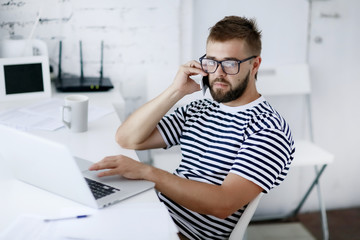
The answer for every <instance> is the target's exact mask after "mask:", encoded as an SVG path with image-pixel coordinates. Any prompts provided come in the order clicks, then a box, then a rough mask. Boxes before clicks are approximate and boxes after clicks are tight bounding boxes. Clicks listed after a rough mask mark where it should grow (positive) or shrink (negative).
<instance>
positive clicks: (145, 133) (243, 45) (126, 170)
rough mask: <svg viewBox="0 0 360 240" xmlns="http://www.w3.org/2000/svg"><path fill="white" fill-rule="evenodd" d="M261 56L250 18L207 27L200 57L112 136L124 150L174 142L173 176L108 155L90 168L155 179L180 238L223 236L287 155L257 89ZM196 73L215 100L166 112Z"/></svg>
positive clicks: (277, 120) (286, 162)
mask: <svg viewBox="0 0 360 240" xmlns="http://www.w3.org/2000/svg"><path fill="white" fill-rule="evenodd" d="M260 53H261V33H260V32H259V30H258V29H257V27H256V24H255V21H254V20H249V19H246V18H241V17H236V16H230V17H225V18H224V19H223V20H221V21H219V22H218V23H216V24H215V26H213V27H212V28H211V30H210V34H209V37H208V39H207V46H206V54H205V55H204V56H203V57H202V58H200V62H197V61H191V62H188V63H187V64H185V65H182V66H180V68H179V70H178V72H177V74H176V76H175V79H174V81H173V83H172V84H171V85H170V86H169V87H168V88H167V89H166V90H165V91H164V92H163V93H161V94H160V95H159V96H158V97H156V98H155V99H153V100H152V101H150V102H148V103H147V104H145V105H144V106H142V107H141V108H140V109H138V110H137V111H136V112H134V113H133V114H132V115H131V116H130V117H129V118H128V119H127V120H126V121H125V122H124V123H123V124H122V125H121V126H120V127H119V129H118V131H117V133H116V140H117V142H118V143H119V144H120V145H121V146H122V147H124V148H130V149H139V150H141V149H152V148H169V147H171V146H174V145H178V144H180V145H181V150H182V161H181V164H180V166H179V167H178V168H177V169H176V171H175V172H174V174H170V173H168V172H165V171H163V170H160V169H157V168H154V167H152V166H149V165H145V164H143V163H140V162H137V161H134V160H132V159H130V158H128V157H125V156H111V157H106V158H104V159H103V160H102V161H100V162H99V163H96V164H94V165H93V166H92V167H91V168H90V169H91V170H100V169H109V170H108V171H105V172H103V173H100V174H99V176H106V175H115V174H119V175H122V176H124V177H126V178H130V179H146V180H149V181H152V182H154V183H155V188H156V189H157V190H158V191H159V198H160V200H161V201H163V202H164V203H165V205H166V206H167V207H168V209H169V212H170V214H171V216H172V218H173V220H174V221H175V223H176V224H177V226H178V227H179V231H180V233H181V234H180V235H181V237H184V236H185V237H186V238H189V239H227V238H228V237H229V235H230V233H231V231H232V229H233V228H234V226H235V224H236V222H237V221H238V219H239V218H240V217H241V214H242V212H243V211H244V209H245V207H246V205H247V204H248V203H249V202H250V201H251V200H252V199H254V198H255V197H256V196H257V195H258V194H259V193H261V192H265V193H267V192H268V191H269V190H270V189H272V188H273V187H275V186H277V185H279V184H280V183H281V182H282V181H283V179H284V178H285V176H286V175H287V172H288V170H289V166H290V163H291V161H292V159H293V153H294V144H293V140H292V136H291V132H290V129H289V126H288V125H287V123H286V122H285V120H284V119H283V118H282V117H281V116H280V115H279V114H278V113H277V112H276V111H275V110H274V109H273V108H272V107H271V106H270V105H269V103H268V102H267V101H266V100H265V99H264V97H262V96H261V95H260V94H259V93H258V91H257V89H256V85H255V81H256V76H257V72H258V69H259V67H260V63H261V57H260ZM198 74H201V75H202V76H208V77H209V85H210V86H209V88H210V93H211V95H212V97H213V99H214V100H210V99H202V100H197V101H194V102H192V103H190V104H189V105H187V106H184V107H181V108H179V109H177V110H176V111H175V112H174V113H172V114H170V115H168V116H165V117H164V115H165V114H166V113H167V112H168V111H169V110H170V109H171V108H172V107H173V106H174V104H175V103H176V102H178V101H179V100H180V99H181V98H182V97H184V96H185V95H187V94H191V93H193V92H196V91H199V90H200V87H199V85H198V84H197V83H196V82H194V81H193V80H192V79H191V78H190V76H192V75H198ZM169 160H170V159H169Z"/></svg>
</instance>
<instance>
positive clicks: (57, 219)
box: [44, 215, 91, 222]
mask: <svg viewBox="0 0 360 240" xmlns="http://www.w3.org/2000/svg"><path fill="white" fill-rule="evenodd" d="M90 216H91V215H78V216H74V217H64V218H52V219H44V222H53V221H62V220H70V219H80V218H87V217H90Z"/></svg>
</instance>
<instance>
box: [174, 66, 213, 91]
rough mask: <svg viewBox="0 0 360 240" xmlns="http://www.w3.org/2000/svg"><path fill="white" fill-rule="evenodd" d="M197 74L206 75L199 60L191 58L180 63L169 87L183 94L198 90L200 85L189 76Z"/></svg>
mask: <svg viewBox="0 0 360 240" xmlns="http://www.w3.org/2000/svg"><path fill="white" fill-rule="evenodd" d="M199 74H200V75H202V76H207V75H208V74H207V73H205V72H204V71H203V70H202V69H201V65H200V63H199V62H197V61H195V60H193V61H190V62H188V63H186V64H184V65H181V66H180V68H179V70H178V72H177V74H176V76H175V79H174V81H173V83H172V85H171V87H172V88H174V89H176V90H177V91H179V92H180V93H181V94H183V95H184V96H185V95H188V94H191V93H194V92H197V91H200V85H199V84H198V83H196V82H195V81H194V80H193V79H191V78H190V76H193V75H199Z"/></svg>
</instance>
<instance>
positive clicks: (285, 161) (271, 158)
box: [230, 129, 295, 193]
mask: <svg viewBox="0 0 360 240" xmlns="http://www.w3.org/2000/svg"><path fill="white" fill-rule="evenodd" d="M291 141H292V140H291V139H289V138H288V136H286V134H285V133H284V132H283V131H281V130H278V129H263V130H261V131H259V132H256V133H254V134H251V135H250V136H249V137H248V138H247V139H246V140H245V141H244V142H243V144H242V146H241V148H240V150H239V152H238V155H237V157H236V159H235V162H234V164H233V166H232V168H231V170H230V172H231V173H235V174H237V175H240V176H242V177H244V178H246V179H247V180H249V181H252V182H254V183H255V184H257V185H258V186H260V187H261V188H263V190H264V192H265V193H267V192H268V191H269V190H270V189H272V188H273V187H275V186H277V185H279V184H280V183H281V182H282V181H283V180H284V178H285V177H286V175H287V173H288V171H289V167H290V164H291V161H292V159H293V157H292V155H293V152H294V151H295V149H294V148H293V142H291Z"/></svg>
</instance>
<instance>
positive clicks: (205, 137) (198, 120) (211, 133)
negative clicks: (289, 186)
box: [157, 97, 295, 239]
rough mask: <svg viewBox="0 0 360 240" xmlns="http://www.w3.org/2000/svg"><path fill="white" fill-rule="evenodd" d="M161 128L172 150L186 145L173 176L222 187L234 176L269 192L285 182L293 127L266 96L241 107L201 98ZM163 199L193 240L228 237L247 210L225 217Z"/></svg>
mask: <svg viewBox="0 0 360 240" xmlns="http://www.w3.org/2000/svg"><path fill="white" fill-rule="evenodd" d="M157 128H158V129H159V131H160V133H161V135H162V137H163V139H164V140H165V142H166V144H167V146H168V148H169V147H171V146H174V145H179V144H180V145H181V151H182V161H181V164H180V166H179V167H178V168H177V169H176V171H175V172H174V174H175V175H177V176H180V177H183V178H187V179H191V180H195V181H200V182H205V183H209V184H215V185H221V184H222V182H223V181H224V179H225V178H226V176H227V175H228V174H229V173H230V172H231V173H234V174H237V175H239V176H241V177H244V178H246V179H248V180H250V181H252V182H254V183H255V184H257V185H258V186H260V187H261V188H263V190H264V192H265V193H267V192H268V191H269V190H270V189H272V188H273V187H275V186H277V185H279V184H280V183H281V182H282V181H283V180H284V178H285V177H286V175H287V173H288V170H289V166H290V164H291V161H292V159H293V153H294V151H295V148H294V142H293V139H292V135H291V132H290V129H289V126H288V124H287V123H286V121H285V120H284V119H283V118H282V117H281V116H280V115H279V113H277V112H276V111H275V110H274V109H273V108H272V107H271V106H270V104H269V103H268V102H267V101H266V100H265V99H264V97H260V98H259V99H257V100H255V101H254V102H252V103H249V104H247V105H245V106H239V107H228V106H226V105H223V104H219V103H217V102H214V101H212V100H207V99H203V100H197V101H194V102H192V103H190V104H189V105H187V106H184V107H181V108H178V109H177V110H176V111H175V112H174V113H172V114H170V115H167V116H165V117H163V119H162V120H161V121H160V122H159V124H158V126H157ZM159 198H160V199H161V201H163V202H164V203H165V205H166V206H167V207H168V209H169V212H170V214H171V217H172V218H173V220H174V221H175V223H176V224H177V226H178V227H179V229H180V231H181V232H182V233H183V234H184V235H185V236H187V237H189V238H190V239H227V238H228V237H229V235H230V233H231V231H232V229H233V228H234V226H235V225H236V223H237V221H238V220H239V218H240V216H241V214H242V213H243V211H244V210H245V208H242V209H239V210H238V211H236V212H235V213H233V214H232V215H230V216H229V217H227V218H226V219H220V218H217V217H214V216H209V215H203V214H199V213H196V212H193V211H191V210H189V209H186V208H184V207H182V206H180V205H178V204H177V203H175V202H174V201H172V200H171V199H169V198H168V197H167V196H165V195H163V194H161V193H159Z"/></svg>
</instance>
